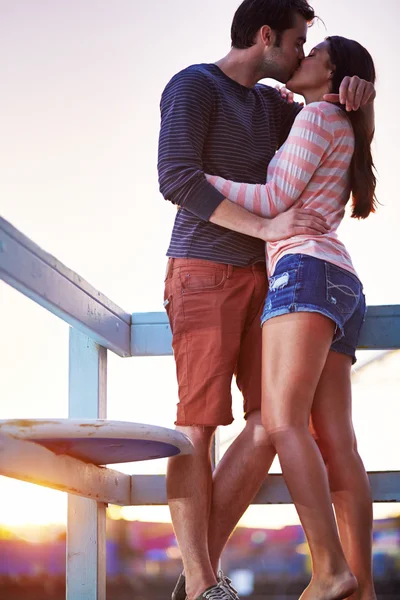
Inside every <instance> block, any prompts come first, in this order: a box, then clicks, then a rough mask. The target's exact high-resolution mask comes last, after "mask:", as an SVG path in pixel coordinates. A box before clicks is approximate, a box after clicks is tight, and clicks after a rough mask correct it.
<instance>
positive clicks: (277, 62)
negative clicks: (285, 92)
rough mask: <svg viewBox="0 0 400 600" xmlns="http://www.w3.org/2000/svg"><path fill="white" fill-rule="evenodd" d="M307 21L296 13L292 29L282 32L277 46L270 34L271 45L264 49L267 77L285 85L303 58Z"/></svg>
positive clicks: (273, 36)
mask: <svg viewBox="0 0 400 600" xmlns="http://www.w3.org/2000/svg"><path fill="white" fill-rule="evenodd" d="M307 29H308V25H307V21H306V20H305V19H304V18H303V17H302V16H300V15H299V14H298V13H296V17H295V20H294V27H292V28H291V29H286V31H284V32H283V34H282V36H281V40H280V44H279V46H276V35H275V33H274V32H272V38H271V42H272V43H271V45H270V46H269V47H268V48H267V49H266V54H265V63H266V66H268V71H269V77H273V78H274V79H277V80H278V81H281V82H282V83H286V82H287V81H288V79H290V78H291V77H292V75H293V73H294V72H295V70H296V69H297V68H298V67H299V65H300V63H301V61H302V60H303V58H304V50H303V46H304V44H305V42H306V39H307Z"/></svg>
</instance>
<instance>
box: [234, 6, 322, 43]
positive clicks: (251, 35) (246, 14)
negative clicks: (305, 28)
mask: <svg viewBox="0 0 400 600" xmlns="http://www.w3.org/2000/svg"><path fill="white" fill-rule="evenodd" d="M296 13H297V14H299V15H301V16H302V17H304V19H305V20H306V21H307V22H308V23H309V22H311V21H312V20H313V19H314V17H315V14H314V9H313V8H312V7H311V6H310V5H309V4H308V2H307V0H244V2H242V4H241V5H240V6H239V8H238V9H237V11H236V12H235V15H234V17H233V21H232V27H231V40H232V47H233V48H237V49H239V50H241V49H244V48H250V47H251V46H253V45H254V43H255V37H256V33H257V31H259V30H260V29H261V27H263V26H264V25H269V26H270V27H271V29H272V30H273V31H275V32H276V33H277V40H276V46H279V45H280V40H281V38H282V33H283V32H284V31H285V30H286V29H291V28H292V27H294V22H295V16H296Z"/></svg>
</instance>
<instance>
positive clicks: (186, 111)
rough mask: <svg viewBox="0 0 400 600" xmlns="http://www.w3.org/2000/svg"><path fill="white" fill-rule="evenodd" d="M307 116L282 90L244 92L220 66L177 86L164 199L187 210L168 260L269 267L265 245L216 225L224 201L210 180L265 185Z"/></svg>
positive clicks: (162, 145)
mask: <svg viewBox="0 0 400 600" xmlns="http://www.w3.org/2000/svg"><path fill="white" fill-rule="evenodd" d="M299 110H300V107H299V105H297V104H288V103H287V102H286V101H285V100H283V99H282V98H281V97H280V94H279V92H277V91H276V90H275V89H273V88H271V87H269V86H265V85H261V84H257V85H256V86H255V87H253V88H247V87H244V86H242V85H240V84H239V83H237V82H236V81H234V80H233V79H230V78H229V77H228V76H227V75H225V73H223V71H221V69H220V68H219V67H218V66H217V65H215V64H200V65H193V66H190V67H188V68H187V69H184V70H183V71H181V72H180V73H178V74H177V75H175V76H174V77H173V78H172V79H171V81H170V82H169V83H168V84H167V86H166V88H165V90H164V92H163V95H162V98H161V131H160V138H159V154H158V174H159V184H160V191H161V193H162V195H163V196H164V198H165V199H166V200H170V201H171V202H172V203H173V204H176V205H177V206H178V207H179V210H178V211H177V215H176V218H175V223H174V227H173V231H172V237H171V241H170V245H169V248H168V251H167V256H172V257H176V258H202V259H206V260H211V261H214V262H220V263H226V264H231V265H236V266H247V265H250V264H253V263H255V262H258V261H264V260H265V257H264V242H263V241H262V240H259V239H256V238H253V237H250V236H247V235H244V234H241V233H237V232H234V231H231V230H229V229H225V228H224V227H220V226H218V225H215V224H213V223H211V222H210V221H209V218H210V216H211V215H212V213H213V212H214V211H215V209H216V208H217V207H218V205H219V204H220V203H221V202H222V201H223V200H224V196H223V195H222V194H221V193H220V192H219V191H218V190H216V189H215V188H214V187H213V186H212V185H211V184H210V183H208V182H207V180H206V178H205V176H204V173H209V174H211V175H220V176H221V177H224V178H226V179H231V180H233V181H240V182H241V181H244V182H247V183H265V180H266V173H267V167H268V164H269V162H270V160H271V159H272V157H273V156H274V154H275V152H276V150H277V149H278V148H279V146H280V145H281V144H282V143H283V142H284V141H285V139H286V137H287V135H288V133H289V131H290V128H291V126H292V124H293V121H294V119H295V117H296V115H297V113H298V111H299Z"/></svg>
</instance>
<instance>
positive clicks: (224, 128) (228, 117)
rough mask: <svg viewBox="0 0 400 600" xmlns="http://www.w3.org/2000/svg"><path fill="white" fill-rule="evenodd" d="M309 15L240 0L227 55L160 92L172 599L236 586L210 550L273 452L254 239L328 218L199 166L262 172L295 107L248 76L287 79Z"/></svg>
mask: <svg viewBox="0 0 400 600" xmlns="http://www.w3.org/2000/svg"><path fill="white" fill-rule="evenodd" d="M313 18H314V11H313V9H312V8H311V7H310V6H309V5H308V3H307V1H306V0H245V1H244V2H243V3H242V4H241V5H240V6H239V8H238V10H237V11H236V13H235V16H234V19H233V23H232V30H231V37H232V48H231V50H230V52H229V53H228V55H227V56H226V57H224V58H223V59H221V60H220V61H218V62H217V63H215V64H202V65H194V66H191V67H188V68H187V69H185V70H184V71H182V72H180V73H178V74H177V75H176V76H175V77H173V78H172V80H171V81H170V82H169V84H168V85H167V87H166V89H165V90H164V93H163V96H162V100H161V132H160V141H159V161H158V169H159V181H160V190H161V192H162V194H163V196H164V197H165V198H166V199H168V200H170V201H171V202H173V203H174V204H176V205H177V206H178V207H179V210H178V212H177V216H176V220H175V224H174V228H173V232H172V238H171V243H170V246H169V249H168V253H167V254H168V256H169V257H170V258H169V262H168V268H167V276H166V282H165V307H166V310H167V313H168V317H169V320H170V324H171V329H172V333H173V349H174V356H175V361H176V369H177V378H178V385H179V403H178V414H177V420H176V426H177V429H179V430H180V431H183V432H184V433H186V434H187V435H188V436H189V437H190V439H191V440H192V442H193V445H194V454H193V455H192V456H181V457H175V458H172V459H170V460H169V464H168V472H167V494H168V501H169V506H170V510H171V517H172V522H173V525H174V529H175V533H176V536H177V540H178V544H179V547H180V549H181V552H182V558H183V564H184V573H185V576H183V575H182V576H181V577H180V579H179V581H178V584H177V586H176V588H175V590H174V593H173V599H174V600H185V597H186V596H187V597H188V599H189V600H194V599H196V598H206V599H207V600H230V598H232V597H234V596H235V592H234V591H233V590H232V588H231V587H230V585H229V581H228V580H227V579H226V578H225V577H224V576H223V574H220V575H219V577H217V569H218V562H219V557H220V555H221V552H222V550H223V548H224V546H225V544H226V542H227V540H228V538H229V535H230V534H231V532H232V530H233V529H234V527H235V525H236V524H237V522H238V521H239V519H240V517H241V516H242V514H243V513H244V511H245V510H246V508H247V507H248V506H249V504H250V503H251V501H252V500H253V498H254V496H255V494H256V493H257V491H258V490H259V488H260V485H261V484H262V482H263V480H264V479H265V477H266V475H267V473H268V470H269V468H270V465H271V463H272V460H273V458H274V451H273V450H272V448H271V446H270V445H269V443H268V439H267V437H266V434H265V432H264V430H263V428H262V426H261V418H260V407H261V328H260V315H261V311H262V308H263V303H264V300H265V296H266V293H267V278H266V270H265V262H264V242H265V241H274V240H278V239H284V238H287V237H291V236H293V235H296V234H311V235H315V233H316V232H317V233H320V234H323V233H324V232H325V231H326V230H327V226H326V223H325V220H324V218H323V217H322V216H321V215H319V214H318V213H316V212H314V211H305V210H302V209H301V208H294V209H292V210H290V211H288V212H287V213H284V214H281V215H279V216H278V217H276V218H275V219H273V220H267V219H263V218H261V217H257V216H256V215H254V214H251V213H249V212H247V211H246V210H244V209H242V208H241V207H239V206H238V205H235V204H233V203H231V202H230V201H229V200H227V199H225V198H224V196H223V195H222V194H221V193H220V192H218V191H217V190H216V189H215V188H213V187H212V186H211V185H210V184H208V182H207V181H206V179H205V177H204V173H205V172H207V173H210V174H217V175H220V176H222V177H225V178H227V179H232V180H236V181H248V182H251V183H264V182H265V178H266V170H267V166H268V163H269V161H270V160H271V158H272V157H273V155H274V153H275V151H276V149H277V148H278V147H279V146H280V145H281V144H282V143H283V142H284V140H285V139H286V137H287V134H288V132H289V130H290V128H291V125H292V123H293V121H294V118H295V117H296V115H297V113H298V111H299V110H301V107H300V106H299V105H297V104H294V103H287V102H286V101H284V100H283V99H282V98H281V97H280V95H279V93H278V92H277V91H276V90H274V89H272V88H270V87H267V86H261V85H257V82H258V81H259V80H260V79H263V78H265V77H272V78H274V79H277V80H279V81H282V82H285V81H287V80H288V79H289V78H290V76H291V75H292V73H293V72H294V70H295V69H296V68H297V67H298V66H299V64H300V62H301V60H302V59H303V58H304V53H303V45H304V43H305V41H306V36H307V28H308V24H309V23H310V22H311V21H312V20H313ZM354 88H355V89H354ZM370 94H371V90H369V89H367V88H366V82H360V81H359V80H358V81H356V82H350V85H348V87H346V89H344V90H343V92H342V95H344V99H345V100H346V103H347V106H348V108H349V109H352V108H357V107H358V106H359V105H360V103H364V102H366V101H367V100H368V99H369V98H370ZM334 100H336V99H334ZM341 100H343V98H341ZM233 375H235V376H236V382H237V385H238V387H239V389H240V390H241V392H242V394H243V399H244V413H245V418H246V426H245V427H244V430H243V431H242V433H241V434H240V435H239V436H238V437H237V439H236V440H235V441H234V442H233V444H232V445H231V446H230V448H229V450H228V451H227V452H226V454H225V455H224V456H223V458H222V460H221V462H220V463H219V464H218V467H217V468H216V470H215V472H214V477H212V472H211V464H210V444H211V440H212V437H213V435H214V432H215V429H216V427H217V426H218V425H227V424H229V423H231V422H232V412H231V391H230V389H231V381H232V377H233Z"/></svg>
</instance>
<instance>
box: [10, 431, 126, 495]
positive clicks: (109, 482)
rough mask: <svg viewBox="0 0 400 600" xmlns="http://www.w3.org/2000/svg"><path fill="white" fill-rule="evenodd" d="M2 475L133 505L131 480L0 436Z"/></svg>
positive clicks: (36, 445)
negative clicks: (131, 501) (131, 500)
mask: <svg viewBox="0 0 400 600" xmlns="http://www.w3.org/2000/svg"><path fill="white" fill-rule="evenodd" d="M0 473H1V475H4V476H5V477H13V478H14V479H20V480H21V481H28V482H30V483H36V484H38V485H44V486H46V487H50V488H53V489H55V490H60V491H62V492H69V493H70V494H76V495H78V496H84V497H88V498H93V499H95V500H97V501H99V502H109V503H110V504H118V505H121V506H124V505H126V504H129V503H130V494H131V490H130V485H131V481H130V476H129V475H126V474H125V473H119V472H118V471H114V470H112V469H106V468H104V467H97V466H95V465H91V464H87V463H83V462H82V461H80V460H77V459H76V458H71V457H70V456H65V455H61V454H60V455H57V454H54V453H53V452H51V450H48V449H47V448H45V447H44V446H41V445H40V444H35V443H34V442H27V441H25V440H20V439H17V438H14V437H12V436H8V435H5V434H2V433H0Z"/></svg>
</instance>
